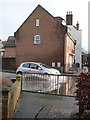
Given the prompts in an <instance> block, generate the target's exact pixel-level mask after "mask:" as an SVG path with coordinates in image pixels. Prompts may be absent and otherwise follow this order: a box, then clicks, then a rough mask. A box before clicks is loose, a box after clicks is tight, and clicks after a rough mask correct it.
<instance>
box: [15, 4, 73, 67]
mask: <svg viewBox="0 0 90 120" xmlns="http://www.w3.org/2000/svg"><path fill="white" fill-rule="evenodd" d="M63 20H64V19H63V18H61V17H53V16H52V15H51V14H50V13H49V12H48V11H46V10H45V9H44V8H43V7H42V6H40V5H38V6H37V7H36V8H35V10H34V11H33V12H32V13H31V14H30V16H29V17H28V18H27V19H26V20H25V21H24V23H23V24H22V25H21V26H20V27H19V28H18V30H17V31H16V32H15V38H16V66H19V65H20V63H22V62H24V61H35V62H42V63H45V64H47V65H49V66H51V65H52V63H53V62H54V63H56V64H57V63H58V62H59V63H60V65H61V66H65V65H66V61H65V59H66V57H65V54H66V53H65V52H68V51H66V50H65V49H66V48H65V41H66V33H67V27H66V26H65V25H63V24H62V21H63ZM71 52H74V51H71Z"/></svg>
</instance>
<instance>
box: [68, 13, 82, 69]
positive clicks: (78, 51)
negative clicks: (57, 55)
mask: <svg viewBox="0 0 90 120" xmlns="http://www.w3.org/2000/svg"><path fill="white" fill-rule="evenodd" d="M66 24H67V32H68V33H69V34H70V35H71V36H72V38H73V39H74V40H76V45H75V63H79V64H80V69H81V68H82V30H79V23H78V22H77V24H76V26H74V25H73V15H72V12H67V15H66Z"/></svg>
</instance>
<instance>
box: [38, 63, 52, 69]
mask: <svg viewBox="0 0 90 120" xmlns="http://www.w3.org/2000/svg"><path fill="white" fill-rule="evenodd" d="M40 65H41V66H42V67H45V68H50V67H49V66H47V65H45V64H42V63H40Z"/></svg>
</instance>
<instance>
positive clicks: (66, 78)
mask: <svg viewBox="0 0 90 120" xmlns="http://www.w3.org/2000/svg"><path fill="white" fill-rule="evenodd" d="M76 78H77V76H76V75H46V74H34V73H32V74H31V73H29V74H28V73H24V74H23V79H22V90H24V91H32V92H41V93H48V94H58V95H70V96H75V94H74V91H75V80H76Z"/></svg>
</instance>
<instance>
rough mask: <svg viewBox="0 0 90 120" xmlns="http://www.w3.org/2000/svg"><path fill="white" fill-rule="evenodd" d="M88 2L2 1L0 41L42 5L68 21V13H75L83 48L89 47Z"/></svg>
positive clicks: (74, 22)
mask: <svg viewBox="0 0 90 120" xmlns="http://www.w3.org/2000/svg"><path fill="white" fill-rule="evenodd" d="M88 1H89V0H0V39H3V40H7V38H8V36H12V35H14V32H16V30H17V29H18V28H19V27H20V26H21V24H22V23H23V22H24V21H25V20H26V18H27V17H28V16H29V15H30V14H31V13H32V11H33V10H34V9H35V8H36V7H37V5H38V4H40V5H41V6H42V7H44V8H45V9H46V10H47V11H48V12H49V13H50V14H52V15H53V16H61V17H63V18H64V19H66V13H67V11H72V13H73V24H74V25H76V23H77V21H79V24H80V29H81V30H82V47H83V48H84V49H86V50H87V46H88Z"/></svg>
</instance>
